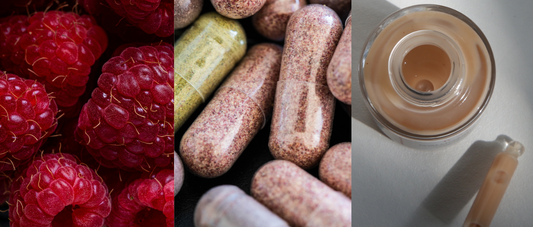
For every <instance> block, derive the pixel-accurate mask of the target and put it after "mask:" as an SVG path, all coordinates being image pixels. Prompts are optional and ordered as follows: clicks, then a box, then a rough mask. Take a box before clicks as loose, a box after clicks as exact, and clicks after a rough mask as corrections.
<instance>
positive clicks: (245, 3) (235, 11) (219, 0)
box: [211, 0, 266, 19]
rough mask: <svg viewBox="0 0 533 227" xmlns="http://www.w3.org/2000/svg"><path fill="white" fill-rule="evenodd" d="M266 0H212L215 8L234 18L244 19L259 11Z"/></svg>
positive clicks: (222, 13)
mask: <svg viewBox="0 0 533 227" xmlns="http://www.w3.org/2000/svg"><path fill="white" fill-rule="evenodd" d="M265 2H266V0H211V3H212V4H213V7H215V10H216V11H217V12H218V13H220V14H221V15H223V16H226V17H229V18H232V19H243V18H246V17H250V16H252V15H254V14H255V13H257V11H259V10H260V9H261V7H263V5H264V4H265Z"/></svg>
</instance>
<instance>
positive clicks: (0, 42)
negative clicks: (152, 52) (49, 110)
mask: <svg viewBox="0 0 533 227" xmlns="http://www.w3.org/2000/svg"><path fill="white" fill-rule="evenodd" d="M0 32H2V33H3V34H4V37H0V57H1V60H2V66H3V67H4V69H5V70H7V71H11V72H15V73H19V74H20V76H21V77H28V78H31V79H36V80H38V81H39V82H41V83H43V84H44V85H45V87H46V89H47V91H48V92H49V93H53V95H54V96H55V97H56V102H57V105H58V106H59V108H60V110H61V111H62V112H65V113H68V116H70V115H72V114H74V112H75V110H76V109H77V108H76V107H77V106H76V104H78V103H77V102H78V99H79V97H80V96H81V95H82V94H83V93H84V91H85V88H86V84H87V81H88V80H89V77H88V75H89V73H90V71H91V68H90V67H91V66H92V65H93V64H94V62H95V60H96V59H98V58H99V57H100V55H101V54H102V53H103V51H104V50H105V49H106V48H107V35H106V34H105V32H104V31H103V30H102V28H100V27H99V26H97V25H96V21H95V20H94V18H92V17H91V16H87V15H83V16H80V15H77V14H75V13H69V12H61V11H49V12H38V13H35V14H34V15H33V16H31V17H29V18H27V17H25V16H12V17H10V18H7V19H6V21H5V22H3V23H2V24H0Z"/></svg>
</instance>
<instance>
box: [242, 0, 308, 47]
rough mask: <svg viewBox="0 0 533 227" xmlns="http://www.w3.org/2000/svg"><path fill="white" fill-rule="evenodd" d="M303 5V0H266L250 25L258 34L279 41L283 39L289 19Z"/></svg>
mask: <svg viewBox="0 0 533 227" xmlns="http://www.w3.org/2000/svg"><path fill="white" fill-rule="evenodd" d="M305 5H306V3H305V0H267V1H266V3H265V5H264V6H263V8H261V10H259V12H257V13H256V14H255V15H254V16H253V17H252V23H253V25H254V27H255V29H256V30H257V32H259V34H261V35H263V36H264V37H266V38H268V39H271V40H276V41H281V40H283V39H284V38H285V30H286V28H287V22H289V18H290V17H291V15H292V14H293V13H294V12H296V10H299V9H301V8H303V7H304V6H305Z"/></svg>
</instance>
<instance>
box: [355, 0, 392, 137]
mask: <svg viewBox="0 0 533 227" xmlns="http://www.w3.org/2000/svg"><path fill="white" fill-rule="evenodd" d="M352 9H353V10H352V17H353V20H352V26H353V28H352V68H353V69H355V70H353V71H352V111H351V116H352V118H355V119H356V120H358V121H360V122H362V123H363V124H365V125H367V126H368V127H370V128H373V129H374V130H376V131H378V132H380V133H381V130H380V129H379V128H378V126H377V124H376V123H375V122H374V119H373V118H372V115H371V114H370V112H369V111H368V109H367V107H366V105H365V101H364V100H363V95H362V93H361V88H360V85H359V69H358V68H359V60H360V58H361V54H362V53H363V49H364V46H365V43H366V40H367V39H368V37H369V36H370V34H371V33H372V32H373V31H374V29H375V28H376V27H377V26H378V25H379V23H381V21H382V20H383V19H385V18H386V17H387V16H389V15H390V14H392V13H393V12H395V11H397V10H398V9H399V8H398V7H396V6H394V5H392V4H390V3H389V2H388V1H384V0H356V1H352Z"/></svg>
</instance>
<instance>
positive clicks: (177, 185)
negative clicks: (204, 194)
mask: <svg viewBox="0 0 533 227" xmlns="http://www.w3.org/2000/svg"><path fill="white" fill-rule="evenodd" d="M183 175H184V172H183V164H182V163H181V159H180V156H178V155H177V154H176V152H174V196H176V195H177V194H178V192H180V189H181V186H182V185H183Z"/></svg>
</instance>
